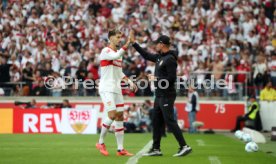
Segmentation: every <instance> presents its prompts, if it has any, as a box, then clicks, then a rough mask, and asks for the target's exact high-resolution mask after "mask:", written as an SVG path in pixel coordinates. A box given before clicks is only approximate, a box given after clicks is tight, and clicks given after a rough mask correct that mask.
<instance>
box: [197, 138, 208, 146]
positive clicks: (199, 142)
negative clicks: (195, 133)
mask: <svg viewBox="0 0 276 164" xmlns="http://www.w3.org/2000/svg"><path fill="white" fill-rule="evenodd" d="M196 142H197V145H198V146H206V145H205V142H204V141H203V140H201V139H198V140H196Z"/></svg>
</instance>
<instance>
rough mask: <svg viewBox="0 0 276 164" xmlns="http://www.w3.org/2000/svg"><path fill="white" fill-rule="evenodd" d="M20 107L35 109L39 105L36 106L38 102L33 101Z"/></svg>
mask: <svg viewBox="0 0 276 164" xmlns="http://www.w3.org/2000/svg"><path fill="white" fill-rule="evenodd" d="M20 107H21V108H22V109H34V108H38V107H37V105H36V100H35V99H32V100H31V101H30V102H27V103H22V104H21V105H20Z"/></svg>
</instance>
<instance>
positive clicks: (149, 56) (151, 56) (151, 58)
mask: <svg viewBox="0 0 276 164" xmlns="http://www.w3.org/2000/svg"><path fill="white" fill-rule="evenodd" d="M133 47H134V49H135V50H136V51H137V52H139V54H141V55H142V56H143V58H145V59H146V60H149V61H152V62H156V60H157V58H158V55H154V54H151V53H149V52H147V51H146V50H144V49H143V48H142V47H140V46H139V44H137V43H134V44H133Z"/></svg>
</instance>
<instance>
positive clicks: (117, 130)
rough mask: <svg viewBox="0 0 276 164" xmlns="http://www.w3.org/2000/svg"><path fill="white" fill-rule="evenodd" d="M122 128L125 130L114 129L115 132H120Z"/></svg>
mask: <svg viewBox="0 0 276 164" xmlns="http://www.w3.org/2000/svg"><path fill="white" fill-rule="evenodd" d="M123 130H125V128H121V129H115V132H120V131H123Z"/></svg>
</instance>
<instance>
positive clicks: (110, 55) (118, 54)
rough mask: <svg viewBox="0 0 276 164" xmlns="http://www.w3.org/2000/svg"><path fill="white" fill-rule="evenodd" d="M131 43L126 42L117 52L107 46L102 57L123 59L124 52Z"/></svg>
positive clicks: (105, 58) (104, 58)
mask: <svg viewBox="0 0 276 164" xmlns="http://www.w3.org/2000/svg"><path fill="white" fill-rule="evenodd" d="M128 45H129V43H127V44H125V45H124V46H123V47H122V48H121V49H120V50H119V51H117V52H115V51H113V50H110V49H109V48H105V49H103V50H102V52H101V58H102V59H103V60H117V59H121V58H122V57H123V55H124V53H125V52H126V51H127V47H128Z"/></svg>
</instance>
